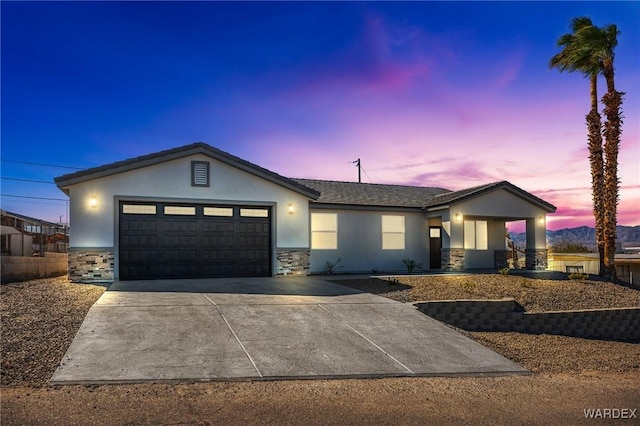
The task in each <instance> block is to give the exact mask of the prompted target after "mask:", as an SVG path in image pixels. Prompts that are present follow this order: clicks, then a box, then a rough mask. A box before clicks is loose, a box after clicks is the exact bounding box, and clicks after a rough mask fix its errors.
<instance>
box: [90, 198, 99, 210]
mask: <svg viewBox="0 0 640 426" xmlns="http://www.w3.org/2000/svg"><path fill="white" fill-rule="evenodd" d="M89 206H90V207H91V208H92V209H95V208H96V207H98V198H96V196H95V195H93V196H92V197H91V199H89Z"/></svg>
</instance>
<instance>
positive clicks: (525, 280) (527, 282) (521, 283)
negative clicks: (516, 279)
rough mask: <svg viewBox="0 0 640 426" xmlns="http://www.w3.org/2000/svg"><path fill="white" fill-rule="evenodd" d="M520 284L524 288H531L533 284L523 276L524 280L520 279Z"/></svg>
mask: <svg viewBox="0 0 640 426" xmlns="http://www.w3.org/2000/svg"><path fill="white" fill-rule="evenodd" d="M520 285H521V286H522V287H524V288H531V287H532V285H531V284H530V283H529V281H527V279H526V278H523V279H522V281H520Z"/></svg>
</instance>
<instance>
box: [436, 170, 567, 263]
mask: <svg viewBox="0 0 640 426" xmlns="http://www.w3.org/2000/svg"><path fill="white" fill-rule="evenodd" d="M461 192H462V191H461ZM553 212H555V207H554V206H552V205H551V204H548V203H546V202H545V201H543V200H541V199H539V198H537V197H535V196H533V195H531V194H529V193H527V192H525V191H523V190H521V189H520V188H517V187H516V186H514V185H512V184H510V183H508V182H500V183H498V184H494V186H492V187H487V186H485V187H481V189H479V190H477V191H473V189H472V190H471V191H469V192H467V193H463V194H460V195H459V196H458V197H449V199H448V200H446V201H444V202H443V203H442V204H441V205H432V206H428V207H427V208H426V209H425V216H426V219H427V222H428V226H429V249H430V254H429V259H430V262H429V269H431V270H438V269H439V270H443V271H461V270H465V269H502V268H505V267H507V266H508V263H507V252H508V247H507V243H506V233H507V230H506V224H507V223H508V222H513V221H518V220H522V221H525V222H526V240H527V244H526V250H525V267H526V269H532V270H544V269H547V248H546V230H547V228H546V223H547V220H546V215H547V214H548V213H553Z"/></svg>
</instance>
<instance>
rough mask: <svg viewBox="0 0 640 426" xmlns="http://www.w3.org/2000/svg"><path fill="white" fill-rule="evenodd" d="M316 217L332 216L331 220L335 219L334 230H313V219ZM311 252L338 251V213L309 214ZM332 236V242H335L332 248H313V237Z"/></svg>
mask: <svg viewBox="0 0 640 426" xmlns="http://www.w3.org/2000/svg"><path fill="white" fill-rule="evenodd" d="M317 215H325V216H329V215H331V216H333V218H334V219H335V229H320V230H314V226H313V218H314V216H316V217H317ZM310 229H311V244H310V245H311V250H337V249H338V213H315V212H313V213H311V226H310ZM314 234H316V235H334V240H335V246H333V247H315V246H314V244H313V242H314V238H313V235H314Z"/></svg>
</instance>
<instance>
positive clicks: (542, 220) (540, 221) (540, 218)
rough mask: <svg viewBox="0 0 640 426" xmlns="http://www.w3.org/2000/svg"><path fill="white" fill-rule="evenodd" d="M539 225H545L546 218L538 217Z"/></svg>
mask: <svg viewBox="0 0 640 426" xmlns="http://www.w3.org/2000/svg"><path fill="white" fill-rule="evenodd" d="M538 223H540V225H542V224H543V223H544V216H540V217H538Z"/></svg>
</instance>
